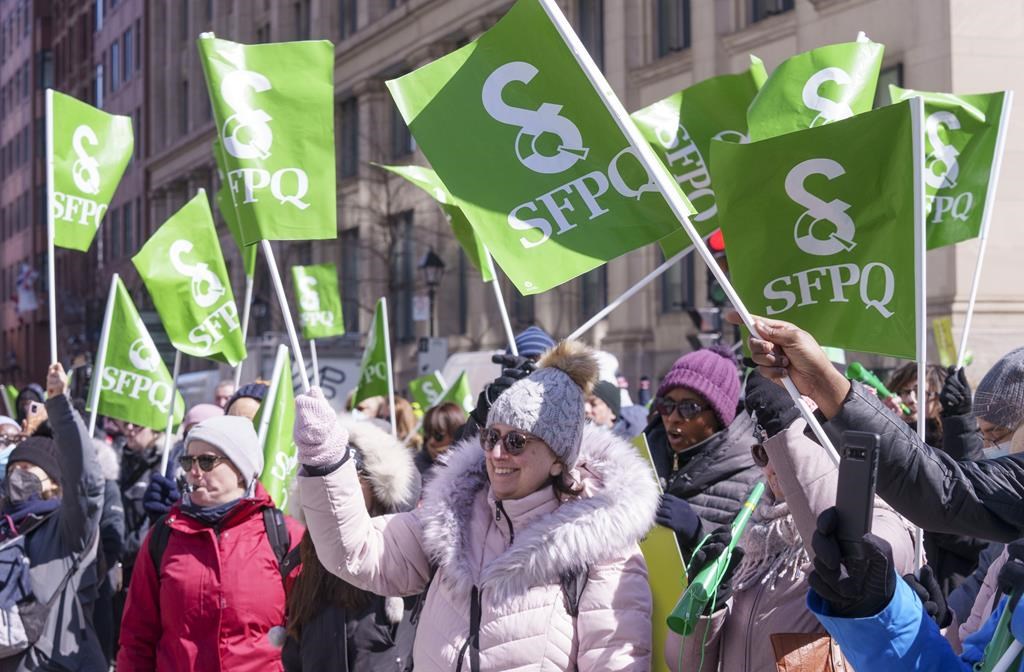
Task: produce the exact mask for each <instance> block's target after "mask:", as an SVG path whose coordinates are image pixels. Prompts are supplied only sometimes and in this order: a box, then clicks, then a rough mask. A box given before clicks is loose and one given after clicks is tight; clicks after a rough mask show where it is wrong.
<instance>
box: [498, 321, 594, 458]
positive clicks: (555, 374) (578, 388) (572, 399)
mask: <svg viewBox="0 0 1024 672" xmlns="http://www.w3.org/2000/svg"><path fill="white" fill-rule="evenodd" d="M597 373H598V365H597V358H596V357H594V352H593V350H591V349H590V348H589V347H587V346H586V345H584V344H582V343H580V342H578V341H562V342H561V343H559V344H558V345H556V346H555V347H554V348H552V349H550V350H548V351H547V352H546V353H544V355H543V356H542V357H541V358H540V362H539V368H538V369H537V370H536V371H534V372H533V373H531V374H530V375H529V376H527V377H526V378H523V379H521V380H518V381H516V382H515V383H514V384H513V385H512V386H511V387H510V388H508V389H507V390H506V391H505V392H503V393H502V394H501V396H499V397H498V398H497V399H496V400H495V401H494V404H492V405H491V410H490V413H488V414H487V424H488V425H492V424H494V423H499V422H500V423H502V424H505V425H510V426H512V427H515V428H516V429H520V430H523V431H525V432H529V433H530V434H533V435H534V436H536V437H538V438H540V439H543V440H544V442H545V443H546V444H548V447H550V448H551V451H552V452H553V453H554V454H555V455H556V456H557V457H558V459H559V460H560V461H561V462H562V463H563V464H564V465H565V467H566V468H567V469H572V468H573V467H575V466H576V459H577V458H578V457H579V454H580V443H581V441H582V440H583V425H584V414H583V404H584V402H585V401H586V398H587V395H588V394H590V392H591V390H592V389H593V387H594V383H596V382H597Z"/></svg>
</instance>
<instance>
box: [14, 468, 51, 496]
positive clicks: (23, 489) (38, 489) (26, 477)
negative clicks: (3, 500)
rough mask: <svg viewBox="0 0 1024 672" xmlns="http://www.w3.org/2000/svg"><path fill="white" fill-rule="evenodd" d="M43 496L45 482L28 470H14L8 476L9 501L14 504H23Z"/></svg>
mask: <svg viewBox="0 0 1024 672" xmlns="http://www.w3.org/2000/svg"><path fill="white" fill-rule="evenodd" d="M42 494H43V482H42V481H41V480H40V479H39V477H38V476H36V475H35V474H33V473H32V472H31V471H29V470H27V469H14V470H13V471H11V473H9V474H7V499H8V500H9V501H10V502H11V503H12V504H21V503H22V502H27V501H28V500H30V499H32V498H37V499H38V498H40V497H41V496H42Z"/></svg>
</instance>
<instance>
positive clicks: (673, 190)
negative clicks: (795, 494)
mask: <svg viewBox="0 0 1024 672" xmlns="http://www.w3.org/2000/svg"><path fill="white" fill-rule="evenodd" d="M538 1H539V2H540V5H541V7H543V8H544V11H545V12H546V13H547V15H548V17H549V18H550V19H551V21H552V23H553V24H554V26H555V28H556V29H557V30H558V32H559V34H560V35H561V36H562V39H564V40H565V42H566V44H567V45H568V47H569V50H570V51H571V52H572V53H573V55H574V56H575V57H576V61H577V63H579V65H580V67H581V68H582V69H583V72H585V73H586V75H587V77H588V78H589V79H590V83H591V84H593V85H594V88H595V89H596V90H597V93H598V95H599V96H600V98H601V100H602V102H604V104H605V107H606V108H608V112H609V113H610V114H611V115H612V118H613V119H615V123H616V124H618V126H619V130H621V131H622V133H623V134H624V135H625V136H626V138H627V139H629V143H630V145H631V146H632V148H633V150H634V151H635V152H636V157H637V159H638V160H639V161H640V163H641V164H642V165H643V166H644V168H645V169H646V170H647V174H648V175H650V176H651V177H652V179H653V180H654V182H655V183H656V185H657V187H658V190H659V191H661V193H662V195H663V196H664V198H665V200H666V202H667V203H668V206H669V208H671V210H672V212H673V214H675V216H676V219H678V220H679V223H680V225H682V227H683V230H684V231H686V235H688V236H689V237H690V240H691V241H692V242H693V247H694V249H695V250H696V251H697V253H698V254H699V255H700V257H701V259H703V260H704V263H705V264H706V265H707V267H708V269H709V270H710V271H711V273H712V275H713V276H714V277H715V280H717V281H718V284H719V285H721V287H722V289H723V291H725V295H726V297H728V299H729V301H730V303H732V305H733V308H735V309H736V312H737V313H738V314H739V316H740V318H741V319H742V320H743V324H744V325H746V327H747V329H749V330H750V331H751V333H754V334H756V333H758V332H757V328H756V327H755V325H754V319H753V317H752V316H751V315H750V312H749V311H748V310H747V307H746V306H745V305H744V304H743V301H741V300H740V297H739V295H738V294H736V290H735V289H734V288H733V286H732V283H730V282H729V279H728V278H727V277H726V275H725V273H724V272H723V271H722V269H721V268H720V267H719V266H718V262H716V261H715V258H714V256H713V255H712V254H711V250H709V249H708V246H707V245H706V244H705V243H704V240H703V239H702V238H701V236H700V234H699V233H697V230H696V229H694V228H693V224H692V223H691V222H690V216H689V209H688V208H687V207H686V202H685V201H684V200H683V198H682V196H681V194H680V193H679V191H678V185H677V184H676V181H675V179H674V178H673V177H672V175H670V174H669V172H668V169H667V168H665V166H664V165H663V164H662V163H661V161H660V160H659V159H658V157H657V156H655V154H654V150H652V149H651V146H650V145H649V144H648V143H647V141H646V140H644V138H643V136H641V135H640V131H639V130H638V129H637V128H636V126H635V125H634V124H633V122H632V121H631V120H630V118H629V114H628V113H627V112H626V110H625V108H623V107H622V103H620V102H619V99H618V98H617V97H616V96H615V93H614V91H612V88H611V86H610V85H609V84H608V81H607V80H606V79H605V78H604V75H603V74H602V73H601V70H600V69H599V68H598V67H597V65H595V63H594V60H593V59H592V58H591V57H590V54H589V53H587V49H586V47H584V46H583V43H582V42H580V39H579V38H578V37H577V36H576V33H574V32H573V30H572V26H570V25H569V22H568V21H567V20H566V18H565V15H563V14H562V11H561V10H560V9H559V8H558V5H557V4H555V0H538ZM782 384H783V385H784V386H785V388H786V391H787V392H789V396H790V397H792V399H793V401H794V402H795V403H796V405H797V408H799V409H800V414H801V415H802V416H803V418H804V420H806V421H807V425H808V427H810V428H811V429H812V430H813V431H814V435H815V437H817V439H818V442H819V443H820V444H821V445H822V446H823V447H824V448H825V450H826V452H827V453H828V455H829V457H831V458H832V461H833V462H834V463H835V464H837V465H838V464H839V453H837V452H836V449H835V447H834V446H833V445H832V441H831V440H830V439H829V437H828V435H827V434H825V430H824V429H823V428H822V426H821V423H819V422H818V419H817V418H816V417H814V413H813V412H812V411H811V409H810V408H809V407H808V406H807V404H806V403H804V401H803V398H802V397H801V396H800V391H799V390H797V389H796V385H794V384H793V381H792V379H790V378H783V379H782Z"/></svg>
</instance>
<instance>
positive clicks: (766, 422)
mask: <svg viewBox="0 0 1024 672" xmlns="http://www.w3.org/2000/svg"><path fill="white" fill-rule="evenodd" d="M743 403H744V405H745V406H746V409H747V412H748V413H753V414H754V415H755V417H756V422H757V426H758V427H759V428H760V429H761V430H762V431H763V436H762V437H761V438H762V440H764V439H770V438H771V437H773V436H775V435H776V434H778V433H779V432H781V431H783V430H784V429H786V427H789V425H790V423H792V422H793V421H794V420H796V419H797V418H798V417H800V409H798V408H797V407H796V404H795V403H793V400H792V399H791V398H790V396H789V393H787V392H786V390H785V389H784V388H782V387H780V386H779V385H776V384H775V383H773V382H772V381H770V380H768V379H767V378H765V377H764V376H762V375H761V374H760V373H758V372H757V371H754V372H752V373H751V374H750V375H749V376H748V377H747V388H746V395H745V398H744V401H743Z"/></svg>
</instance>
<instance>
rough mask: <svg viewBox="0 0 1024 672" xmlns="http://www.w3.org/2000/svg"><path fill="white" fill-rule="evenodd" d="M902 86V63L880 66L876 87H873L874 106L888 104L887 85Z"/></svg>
mask: <svg viewBox="0 0 1024 672" xmlns="http://www.w3.org/2000/svg"><path fill="white" fill-rule="evenodd" d="M890 84H892V85H893V86H899V87H902V86H903V64H902V63H895V64H893V65H890V66H886V67H884V68H882V71H881V72H879V73H878V88H876V89H875V103H874V107H885V106H886V105H888V104H889V102H890V99H889V85H890Z"/></svg>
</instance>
